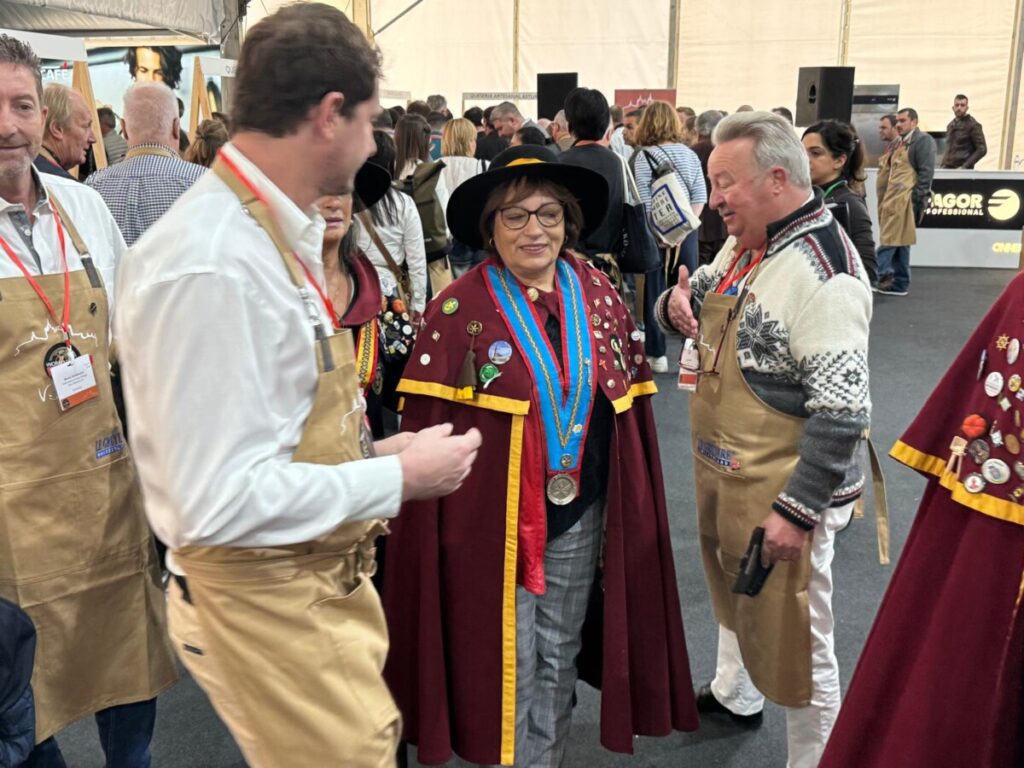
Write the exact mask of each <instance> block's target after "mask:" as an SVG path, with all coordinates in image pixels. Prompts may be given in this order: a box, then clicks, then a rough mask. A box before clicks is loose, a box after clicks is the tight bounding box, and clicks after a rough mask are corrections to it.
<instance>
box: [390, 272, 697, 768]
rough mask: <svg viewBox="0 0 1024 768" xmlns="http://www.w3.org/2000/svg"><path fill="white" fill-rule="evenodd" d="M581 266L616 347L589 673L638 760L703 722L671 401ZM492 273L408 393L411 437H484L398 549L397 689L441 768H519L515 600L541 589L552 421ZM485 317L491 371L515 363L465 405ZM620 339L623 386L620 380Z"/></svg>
mask: <svg viewBox="0 0 1024 768" xmlns="http://www.w3.org/2000/svg"><path fill="white" fill-rule="evenodd" d="M567 258H569V259H570V263H571V264H572V266H573V268H574V269H575V271H576V273H577V275H578V276H579V278H580V282H581V283H582V288H583V292H584V296H585V299H586V305H587V306H586V315H587V318H588V320H589V321H593V319H594V317H595V316H596V317H597V318H598V323H597V327H596V328H595V326H594V324H593V322H588V329H589V330H590V331H594V330H597V331H598V332H599V333H601V334H602V338H601V339H595V340H594V347H593V349H594V353H595V356H596V360H595V366H594V372H595V375H597V377H598V381H599V382H600V387H601V389H602V390H603V392H604V395H605V396H606V397H607V398H608V400H609V401H610V402H611V403H612V405H613V407H614V410H615V414H616V415H615V429H614V432H613V436H612V440H611V448H610V450H611V458H610V470H611V471H610V477H609V478H608V496H607V500H608V501H607V519H606V522H607V528H606V535H605V541H604V546H603V548H602V554H601V566H600V568H601V569H600V571H599V573H598V577H597V579H596V580H595V592H594V594H593V595H592V598H591V606H590V610H589V615H588V618H587V624H586V626H585V627H584V648H583V651H582V652H581V654H580V658H579V661H578V666H579V667H580V670H581V675H582V677H583V679H584V680H586V681H587V682H590V683H592V684H595V685H599V686H600V687H601V688H602V691H603V693H602V697H601V743H602V744H603V745H604V746H605V747H607V748H608V749H611V750H615V751H617V752H631V751H632V748H633V746H632V745H633V736H634V734H640V735H649V736H661V735H665V734H668V733H669V732H671V731H672V730H673V729H678V730H694V729H696V727H697V724H698V719H697V713H696V709H695V706H694V700H693V691H692V683H691V679H690V671H689V660H688V657H687V653H686V641H685V638H684V636H683V621H682V615H681V613H680V609H679V596H678V588H677V583H676V575H675V567H674V565H673V561H672V547H671V542H670V539H669V528H668V519H667V515H666V508H665V490H664V486H663V483H662V476H661V460H660V456H659V453H658V441H657V436H656V434H655V428H654V414H653V410H652V408H651V401H650V395H651V394H653V393H654V392H655V391H656V388H655V386H654V382H653V381H652V378H651V370H650V367H649V366H648V365H647V363H646V359H645V358H644V357H643V354H644V352H643V344H642V343H641V342H639V341H637V340H634V339H632V338H631V334H632V332H633V331H634V330H635V326H634V325H633V322H632V320H631V319H630V317H629V314H628V312H627V311H626V308H625V306H624V305H623V304H622V303H621V301H620V300H619V298H618V295H617V294H616V293H615V291H614V289H613V288H612V287H611V285H610V284H609V283H608V281H607V280H606V278H605V277H604V276H603V275H602V274H601V273H600V272H599V271H597V270H595V269H593V268H592V267H590V266H589V265H587V264H585V263H584V262H581V261H578V260H577V259H575V258H574V257H571V256H570V257H567ZM485 266H486V265H481V266H480V267H477V268H476V269H474V270H473V271H471V272H469V273H468V274H467V275H465V276H464V277H462V278H461V279H459V280H458V281H456V282H455V283H454V284H452V285H451V286H450V287H449V288H448V289H447V290H445V291H444V292H443V293H442V294H441V295H440V296H439V297H438V298H437V299H435V300H434V301H433V302H432V303H431V304H430V306H429V307H428V309H427V313H426V327H425V328H424V329H423V330H422V331H421V332H420V335H419V339H418V341H417V343H416V348H415V350H414V351H413V354H412V357H411V359H410V361H409V364H408V365H407V366H406V369H405V378H404V379H403V380H402V383H401V384H400V385H399V391H400V392H402V393H404V395H405V410H404V418H403V423H402V428H403V429H404V430H411V431H415V430H418V429H422V428H424V427H427V426H430V425H432V424H439V423H442V422H452V423H453V424H454V425H455V432H456V433H462V432H465V431H466V430H468V429H469V428H471V427H477V428H478V429H479V430H480V431H481V432H482V433H483V445H482V447H481V448H480V452H479V454H478V457H477V460H476V464H475V465H474V467H473V471H472V473H471V474H470V476H469V477H468V478H467V480H466V482H465V483H464V484H463V486H462V487H461V488H460V489H459V490H458V491H456V492H455V493H453V494H451V495H450V496H447V497H446V498H443V499H439V500H432V501H424V502H414V503H408V504H406V505H405V506H404V507H403V508H402V512H401V514H400V516H399V517H398V518H397V519H396V520H394V521H393V522H392V533H391V535H390V536H389V537H388V540H387V565H386V567H385V574H384V583H385V587H384V607H385V612H386V614H387V619H388V629H389V631H390V636H391V650H390V654H389V656H388V662H387V666H386V668H385V673H384V674H385V677H386V679H387V681H388V684H389V685H390V686H391V691H392V693H393V694H394V696H395V699H396V700H397V702H398V706H399V708H400V709H401V712H402V718H403V723H404V726H405V734H404V737H405V738H406V739H407V740H408V741H409V742H411V743H413V744H416V745H417V746H418V758H419V761H420V762H421V763H425V764H430V765H434V764H439V763H444V762H446V761H447V760H448V759H449V758H450V757H451V755H452V752H453V751H454V752H455V753H457V754H458V755H460V756H461V757H462V758H464V759H466V760H469V761H470V762H473V763H485V764H486V763H508V762H511V759H512V757H513V746H514V736H515V728H514V724H515V631H516V627H515V587H516V584H517V582H518V583H521V584H524V585H525V586H527V587H528V588H532V589H533V591H538V589H539V590H542V589H543V581H542V580H541V581H539V582H538V575H539V571H538V568H540V572H542V566H543V550H544V542H545V538H546V534H545V521H546V517H545V503H544V493H545V490H544V487H545V482H546V477H545V469H544V464H545V463H544V458H543V449H542V446H543V438H542V434H541V424H540V419H539V416H538V415H537V414H538V413H539V409H538V407H537V405H536V402H535V401H534V395H533V384H532V383H531V379H530V375H529V371H528V368H527V366H526V363H525V361H524V360H523V358H522V356H521V355H520V353H519V351H518V349H516V347H515V344H514V342H513V339H512V336H511V333H510V332H509V330H508V328H507V327H506V325H505V323H504V321H503V320H502V318H501V316H500V315H499V314H498V311H497V309H496V308H495V305H494V303H493V301H492V300H491V297H490V295H489V293H488V291H487V287H486V279H485V276H484V272H483V268H484V267H485ZM453 300H454V301H453ZM446 302H447V303H446ZM455 302H457V307H456V304H455ZM445 307H446V308H447V310H448V312H447V313H446V311H445V310H444V309H443V308H445ZM474 320H475V321H479V322H480V323H482V324H483V331H482V333H481V334H480V335H479V336H478V337H477V338H476V340H475V342H473V350H474V353H475V367H476V370H478V371H479V369H480V368H481V367H482V366H483V365H485V364H487V363H488V362H489V360H488V349H489V348H490V346H491V344H493V343H494V342H496V341H506V342H509V343H510V344H512V348H513V353H512V359H511V360H510V361H509V362H508V363H505V364H503V365H501V366H499V369H500V371H501V375H500V376H499V377H498V378H496V379H494V380H493V381H492V382H491V383H490V385H489V386H488V387H487V389H483V387H482V386H480V384H479V380H478V381H477V384H478V386H477V391H476V393H475V394H474V395H472V396H471V399H460V397H462V396H465V395H466V394H467V393H466V392H464V391H462V392H460V391H459V390H458V387H457V383H458V381H459V372H460V369H461V368H462V366H463V361H464V358H465V357H466V352H467V350H469V349H470V344H471V341H472V339H471V337H470V335H469V334H468V333H467V330H466V326H467V325H468V324H469V323H470V322H471V321H474ZM604 324H607V328H605V327H604ZM613 337H614V338H615V339H616V340H618V342H619V343H620V344H621V346H622V354H623V355H624V357H625V362H626V365H625V368H626V370H625V371H619V370H615V363H614V360H615V353H614V352H613V350H612V347H611V344H612V339H613ZM584 343H586V340H585V341H584ZM600 347H604V348H605V352H604V353H601V352H600V351H599V349H600Z"/></svg>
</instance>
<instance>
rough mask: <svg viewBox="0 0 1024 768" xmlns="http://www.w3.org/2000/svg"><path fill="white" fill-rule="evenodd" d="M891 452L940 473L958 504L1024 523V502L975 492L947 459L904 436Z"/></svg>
mask: <svg viewBox="0 0 1024 768" xmlns="http://www.w3.org/2000/svg"><path fill="white" fill-rule="evenodd" d="M889 455H890V456H892V457H893V458H894V459H896V461H898V462H900V463H901V464H906V465H907V466H908V467H910V468H911V469H916V470H918V471H920V472H925V473H927V474H929V475H934V476H935V477H937V478H938V479H939V485H941V486H942V487H943V488H946V489H947V490H949V491H950V496H951V498H952V499H953V501H955V502H956V503H957V504H960V505H961V506H964V507H967V508H968V509H973V510H974V511H975V512H980V513H981V514H983V515H988V516H989V517H994V518H996V519H997V520H1003V521H1005V522H1007V523H1015V524H1016V525H1024V506H1021V505H1020V504H1015V503H1013V502H1012V501H1009V500H1007V499H999V498H996V497H995V496H990V495H989V494H987V493H971V492H970V491H968V490H967V489H966V488H964V484H963V483H961V482H960V479H959V478H958V477H957V476H956V474H955V473H953V472H947V471H946V460H945V459H942V458H940V457H938V456H932V455H931V454H928V453H924V452H923V451H919V450H917V449H916V448H912V447H911V446H909V445H907V444H906V443H904V442H903V441H902V440H897V441H896V444H895V445H894V446H893V447H892V450H891V451H889Z"/></svg>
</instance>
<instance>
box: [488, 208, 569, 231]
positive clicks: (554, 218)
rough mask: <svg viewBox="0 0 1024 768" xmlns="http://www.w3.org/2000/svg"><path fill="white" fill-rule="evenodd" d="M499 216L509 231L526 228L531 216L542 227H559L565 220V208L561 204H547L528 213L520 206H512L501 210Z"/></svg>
mask: <svg viewBox="0 0 1024 768" xmlns="http://www.w3.org/2000/svg"><path fill="white" fill-rule="evenodd" d="M498 214H499V215H500V216H501V223H502V224H504V225H505V226H506V227H508V228H509V229H523V228H525V227H526V225H527V224H528V223H529V221H530V217H531V216H536V217H537V221H538V222H539V223H540V225H541V226H542V227H557V226H558V225H559V224H561V223H562V219H564V218H565V208H564V207H563V206H562V204H561V203H545V204H544V205H542V206H541V207H540V208H537V209H536V210H533V211H528V210H527V209H526V208H521V207H519V206H518V205H511V206H509V207H508V208H501V209H500V210H499V211H498Z"/></svg>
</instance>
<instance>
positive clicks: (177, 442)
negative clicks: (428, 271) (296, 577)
mask: <svg viewBox="0 0 1024 768" xmlns="http://www.w3.org/2000/svg"><path fill="white" fill-rule="evenodd" d="M221 151H222V152H224V153H225V154H226V155H227V156H228V157H230V158H231V159H232V160H234V161H235V163H236V164H237V165H238V167H239V168H240V169H241V170H242V172H243V173H244V174H245V175H246V176H247V177H248V178H249V180H250V181H251V182H252V183H253V184H254V185H255V186H256V187H257V189H259V190H260V191H261V192H262V193H263V195H264V196H265V197H266V199H267V201H268V203H269V205H270V207H271V210H272V211H273V213H274V215H275V216H276V219H277V222H278V224H279V226H280V229H281V233H282V235H283V237H284V238H285V240H286V241H287V242H288V243H289V244H291V245H292V247H293V248H294V250H295V252H296V254H297V255H298V257H299V259H300V260H301V261H302V262H303V263H304V264H305V265H306V266H307V267H308V268H309V270H310V272H311V273H312V274H313V275H314V277H315V279H316V280H317V282H319V283H320V285H321V287H322V286H323V282H324V268H323V262H322V260H321V245H322V241H323V232H324V221H323V219H322V218H321V217H320V215H319V214H318V213H316V211H315V210H314V209H312V208H311V209H309V210H307V211H305V212H304V211H302V210H300V209H299V208H298V207H297V206H296V205H295V204H294V203H293V202H292V201H291V200H290V199H289V198H287V197H286V196H285V195H284V194H283V193H282V192H281V191H280V190H279V189H278V188H277V187H276V186H275V185H274V184H273V183H271V181H270V180H269V179H268V178H267V177H266V176H265V175H263V174H262V173H261V172H260V171H259V170H258V169H257V168H256V167H255V166H254V165H253V164H252V163H251V162H249V161H248V160H247V159H246V158H245V157H244V156H242V154H241V153H240V152H239V151H238V150H237V149H235V148H234V147H233V146H232V145H231V144H228V145H227V146H225V147H224V148H223V149H222V150H221ZM117 297H118V301H119V307H118V312H117V315H116V316H115V318H114V335H115V338H116V339H117V343H118V347H119V350H120V360H121V367H122V371H123V375H124V391H125V401H126V402H127V404H128V413H129V427H130V429H129V434H130V440H131V444H132V449H133V451H134V453H135V460H136V464H137V465H138V468H139V476H140V478H141V481H142V490H143V493H144V496H145V501H146V513H147V515H148V516H149V521H150V524H151V525H152V527H153V530H154V531H155V532H156V534H157V535H158V536H159V537H160V538H161V539H162V540H163V541H164V542H166V543H167V545H168V546H169V547H170V548H171V549H177V548H179V547H183V546H186V545H190V544H191V545H207V546H215V545H221V546H246V547H264V546H281V545H287V544H296V543H300V542H304V541H310V540H313V539H315V538H317V537H319V536H322V535H324V534H326V533H328V532H329V531H331V530H333V529H334V528H335V527H337V526H338V525H339V524H340V523H343V522H346V521H354V520H367V519H371V518H377V517H393V516H394V515H395V514H396V513H397V512H398V508H399V504H400V502H401V495H402V469H401V464H400V462H399V460H398V457H397V456H386V457H380V458H374V459H367V460H364V461H355V462H350V463H345V464H340V465H332V464H327V465H325V464H307V463H297V462H293V461H292V454H293V453H294V451H295V449H296V447H297V446H298V444H299V440H300V439H301V437H302V431H303V428H304V427H305V424H306V419H307V418H308V416H309V414H310V410H311V409H312V407H313V399H314V394H315V390H316V384H317V376H318V371H317V364H316V356H315V352H314V339H313V328H312V326H311V324H310V320H309V317H308V316H307V310H306V306H305V304H304V303H303V301H302V299H301V298H300V297H299V294H298V291H297V289H296V287H295V286H294V285H293V284H292V281H291V279H290V278H289V276H288V272H287V270H286V268H285V265H284V262H283V261H282V259H281V256H280V254H279V253H278V251H277V249H276V248H275V247H274V245H273V243H272V242H271V240H270V237H269V236H268V235H267V234H266V232H264V231H263V229H261V228H260V226H259V225H258V224H257V223H256V221H255V220H254V219H253V218H251V217H250V216H249V215H247V214H246V213H245V212H243V210H242V206H241V205H240V203H239V201H238V199H237V197H236V196H235V195H234V193H233V192H232V191H231V190H230V189H228V187H227V186H226V185H225V184H224V182H222V181H221V180H220V179H219V178H218V177H217V176H216V174H213V173H208V174H206V175H205V176H204V177H203V178H202V179H200V180H199V181H198V182H196V184H195V185H194V186H193V187H192V188H191V189H190V190H189V191H188V192H186V193H185V194H184V195H182V196H181V197H180V198H179V199H178V201H177V202H176V203H175V204H174V206H172V207H171V209H170V210H169V211H168V212H167V214H166V215H165V216H164V217H163V218H162V219H160V220H159V221H158V222H157V223H156V224H154V225H153V226H152V227H150V229H148V230H147V231H146V232H145V234H144V235H143V236H142V237H141V238H140V239H139V240H138V241H137V242H136V243H135V245H134V246H133V247H132V248H131V249H130V250H129V251H128V254H127V255H126V256H125V258H124V261H123V263H122V266H121V269H120V270H119V274H118V282H117ZM317 304H318V305H319V304H320V302H319V298H317ZM320 314H321V321H322V323H323V325H324V327H325V328H328V329H329V328H330V327H331V324H330V321H329V318H328V317H327V314H326V311H325V310H324V309H323V308H322V307H320ZM168 565H169V566H170V567H172V568H173V563H172V561H169V563H168Z"/></svg>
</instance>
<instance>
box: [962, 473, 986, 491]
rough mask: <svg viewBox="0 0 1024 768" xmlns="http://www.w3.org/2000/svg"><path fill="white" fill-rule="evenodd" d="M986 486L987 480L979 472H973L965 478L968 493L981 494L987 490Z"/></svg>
mask: <svg viewBox="0 0 1024 768" xmlns="http://www.w3.org/2000/svg"><path fill="white" fill-rule="evenodd" d="M985 485H986V483H985V478H983V477H982V476H981V475H979V474H978V473H977V472H971V474H969V475H968V476H967V477H965V478H964V489H965V490H966V491H967V492H968V493H981V492H982V491H983V490H985Z"/></svg>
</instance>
